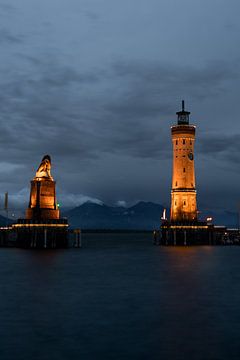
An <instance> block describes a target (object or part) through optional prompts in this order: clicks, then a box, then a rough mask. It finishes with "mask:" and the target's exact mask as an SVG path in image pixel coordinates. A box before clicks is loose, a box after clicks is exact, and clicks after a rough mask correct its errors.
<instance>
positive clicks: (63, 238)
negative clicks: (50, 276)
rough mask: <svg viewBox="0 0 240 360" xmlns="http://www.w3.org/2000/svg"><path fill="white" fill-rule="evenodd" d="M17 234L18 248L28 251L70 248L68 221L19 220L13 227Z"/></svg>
mask: <svg viewBox="0 0 240 360" xmlns="http://www.w3.org/2000/svg"><path fill="white" fill-rule="evenodd" d="M12 228H13V230H14V231H15V232H16V234H17V240H16V246H17V247H21V248H26V249H56V248H67V247H68V222H67V219H58V220H48V221H34V220H26V219H18V222H17V223H16V224H13V225H12Z"/></svg>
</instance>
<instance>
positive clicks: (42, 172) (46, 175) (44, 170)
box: [35, 155, 53, 180]
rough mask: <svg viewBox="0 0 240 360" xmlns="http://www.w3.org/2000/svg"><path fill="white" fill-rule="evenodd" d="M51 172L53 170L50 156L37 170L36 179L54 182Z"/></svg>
mask: <svg viewBox="0 0 240 360" xmlns="http://www.w3.org/2000/svg"><path fill="white" fill-rule="evenodd" d="M50 170H51V157H50V156H49V155H45V156H44V157H43V159H42V161H41V164H40V165H39V167H38V169H37V172H36V176H35V179H38V180H39V179H47V180H53V178H52V176H51V172H50Z"/></svg>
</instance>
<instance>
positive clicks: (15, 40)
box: [0, 28, 23, 45]
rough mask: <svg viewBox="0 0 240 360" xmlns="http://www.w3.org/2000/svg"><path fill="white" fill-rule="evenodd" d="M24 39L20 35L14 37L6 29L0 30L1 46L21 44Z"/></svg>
mask: <svg viewBox="0 0 240 360" xmlns="http://www.w3.org/2000/svg"><path fill="white" fill-rule="evenodd" d="M22 42H23V37H22V36H20V35H14V34H12V33H11V32H9V31H8V30H6V29H3V28H2V29H0V44H12V45H14V44H21V43H22Z"/></svg>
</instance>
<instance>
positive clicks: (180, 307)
mask: <svg viewBox="0 0 240 360" xmlns="http://www.w3.org/2000/svg"><path fill="white" fill-rule="evenodd" d="M83 244H84V247H83V249H80V250H79V249H71V250H56V251H28V250H17V249H0V264H1V271H0V324H1V326H0V359H1V360H10V359H11V360H12V359H14V360H15V359H24V360H28V359H29V360H30V359H49V360H50V359H51V360H55V359H58V360H59V359H64V360H65V359H84V360H85V359H86V360H88V359H89V360H90V359H91V360H92V359H93V360H95V359H104V360H105V359H144V360H145V359H158V360H160V359H161V360H162V359H163V360H165V359H184V360H185V359H197V360H198V359H202V360H208V359H211V360H213V359H224V360H225V359H239V358H240V345H239V334H240V311H239V304H240V271H239V270H240V265H239V264H240V261H239V259H240V247H207V246H206V247H176V248H173V247H157V246H153V245H152V243H151V236H150V235H148V234H107V235H104V234H94V235H90V234H89V235H85V236H84V238H83Z"/></svg>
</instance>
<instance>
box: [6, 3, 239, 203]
mask: <svg viewBox="0 0 240 360" xmlns="http://www.w3.org/2000/svg"><path fill="white" fill-rule="evenodd" d="M239 13H240V2H239V1H238V0H181V1H178V0H147V1H146V0H121V1H117V0H85V1H84V0H41V1H37V0H35V1H34V0H21V1H19V0H0V49H1V56H0V74H1V76H0V79H1V90H0V127H1V129H0V154H1V158H0V162H1V166H0V194H4V192H5V191H9V193H10V201H11V206H12V207H13V208H15V207H19V206H22V207H23V208H24V206H25V204H26V202H27V199H28V193H29V181H30V179H31V178H32V177H33V176H34V172H35V170H36V168H37V166H38V165H39V163H40V161H41V158H42V156H43V155H44V154H46V153H49V154H50V155H51V156H52V162H53V167H52V174H53V176H54V178H55V179H56V180H57V186H58V188H57V193H58V198H59V199H60V202H61V203H62V205H63V206H74V205H78V204H80V203H81V202H82V201H83V200H86V199H88V198H93V199H100V200H102V201H104V202H106V203H108V204H117V203H118V202H119V201H124V202H126V204H129V205H131V204H132V203H134V202H136V201H138V200H145V201H155V202H159V203H162V204H166V205H168V204H169V201H170V187H171V166H172V164H171V156H172V154H171V140H170V126H171V124H173V123H174V122H175V121H176V115H175V112H176V111H177V110H179V108H180V102H181V100H182V99H185V101H186V107H187V109H188V110H189V111H191V121H192V123H194V124H196V125H197V142H196V154H195V160H196V177H197V189H198V203H199V208H200V209H201V208H202V209H205V208H224V209H234V210H235V209H236V208H237V206H239V203H240V186H239V184H240V171H239V165H240V121H239V108H240V104H239V103H240V101H239V99H240V98H239V94H240V91H239V90H240V76H239V74H240V47H239V31H240V23H239ZM1 199H3V197H2V196H1ZM1 202H2V200H1ZM0 207H1V206H0Z"/></svg>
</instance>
